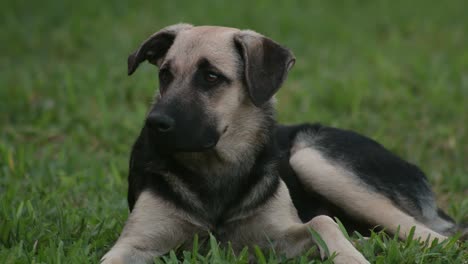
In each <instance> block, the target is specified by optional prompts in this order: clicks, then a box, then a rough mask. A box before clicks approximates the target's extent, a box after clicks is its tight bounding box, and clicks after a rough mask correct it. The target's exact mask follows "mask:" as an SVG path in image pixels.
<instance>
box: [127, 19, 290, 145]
mask: <svg viewBox="0 0 468 264" xmlns="http://www.w3.org/2000/svg"><path fill="white" fill-rule="evenodd" d="M145 60H147V61H149V62H150V63H152V64H154V65H156V66H157V67H158V68H159V93H158V94H157V98H156V102H155V104H154V105H153V106H152V108H151V110H150V111H149V113H148V116H147V118H146V128H147V131H148V133H150V135H151V138H152V142H154V143H155V144H156V145H157V146H158V147H160V148H163V149H165V150H167V151H174V152H198V151H204V150H207V149H211V148H213V147H215V146H216V144H217V143H218V141H219V140H220V138H221V137H222V136H223V135H224V134H225V133H227V131H229V130H230V129H232V128H233V127H236V126H238V125H239V124H240V122H246V121H247V120H243V119H245V115H249V112H250V113H251V112H255V111H258V109H260V108H262V107H264V105H266V104H271V100H272V97H273V95H274V94H275V93H276V91H277V90H278V89H279V88H280V86H281V84H282V82H283V81H284V80H285V79H286V76H287V73H288V71H289V69H290V68H291V67H292V66H293V65H294V61H295V59H294V57H293V55H292V53H291V52H290V51H289V50H287V49H286V48H284V47H282V46H281V45H279V44H277V43H276V42H274V41H272V40H271V39H268V38H266V37H264V36H262V35H260V34H258V33H255V32H253V31H250V30H238V29H234V28H225V27H212V26H200V27H194V26H191V25H188V24H177V25H173V26H169V27H166V28H164V29H162V30H160V31H159V32H156V33H155V34H153V35H152V36H151V37H150V38H149V39H147V40H146V41H145V42H143V43H142V44H141V46H140V47H139V48H138V49H137V50H136V51H135V52H134V53H133V54H131V55H130V56H129V57H128V74H129V75H131V74H132V73H133V72H134V71H135V70H136V69H137V67H138V66H139V65H140V63H141V62H143V61H145ZM238 127H239V126H238ZM238 129H239V128H238ZM244 132H245V131H237V132H236V133H244Z"/></svg>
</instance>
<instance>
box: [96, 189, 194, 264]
mask: <svg viewBox="0 0 468 264" xmlns="http://www.w3.org/2000/svg"><path fill="white" fill-rule="evenodd" d="M200 230H202V229H201V228H200V226H199V223H198V222H197V221H196V220H194V219H192V218H191V217H190V216H188V215H186V214H184V213H183V212H182V211H181V210H178V209H177V208H174V206H173V205H171V204H169V203H168V202H166V201H164V200H163V199H161V198H159V197H158V196H155V195H153V194H152V193H151V192H149V191H145V192H143V193H141V194H140V196H139V198H138V201H137V202H136V204H135V208H134V210H133V211H132V213H131V214H130V216H129V218H128V220H127V222H126V223H125V227H124V229H123V231H122V234H121V235H120V237H119V239H118V241H117V243H116V244H115V245H114V246H113V247H112V249H111V250H110V251H109V252H108V253H107V254H106V255H104V257H103V258H102V260H101V261H102V263H112V264H116V263H148V262H150V261H151V260H152V259H153V258H154V257H155V256H161V255H162V254H165V253H166V252H169V251H170V250H171V249H173V248H175V247H176V246H178V245H180V244H182V243H183V242H185V241H186V240H187V239H191V238H192V237H193V234H195V232H197V231H200Z"/></svg>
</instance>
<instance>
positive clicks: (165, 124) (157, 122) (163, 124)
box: [146, 113, 174, 132]
mask: <svg viewBox="0 0 468 264" xmlns="http://www.w3.org/2000/svg"><path fill="white" fill-rule="evenodd" d="M146 125H147V126H148V127H149V128H150V129H152V130H157V131H159V132H169V131H171V130H172V129H173V128H174V119H172V118H171V117H169V116H167V115H165V114H161V113H151V114H150V115H148V117H147V118H146Z"/></svg>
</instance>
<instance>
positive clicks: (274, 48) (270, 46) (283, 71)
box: [234, 30, 296, 107]
mask: <svg viewBox="0 0 468 264" xmlns="http://www.w3.org/2000/svg"><path fill="white" fill-rule="evenodd" d="M234 43H235V45H236V48H237V49H238V50H239V52H240V54H241V57H242V59H243V61H244V76H245V81H246V84H247V88H248V92H249V95H250V98H251V100H252V102H253V103H254V104H255V105H256V106H258V107H259V106H261V105H263V104H264V103H265V102H267V101H268V100H270V98H271V97H272V96H273V95H274V94H275V93H276V92H277V91H278V89H279V88H280V87H281V84H282V83H283V81H284V80H285V79H286V77H287V75H288V71H289V70H290V69H291V68H292V66H294V62H295V61H296V59H295V58H294V55H293V54H292V53H291V51H289V50H288V49H287V48H285V47H283V46H281V45H279V44H278V43H276V42H274V41H273V40H271V39H269V38H266V37H264V36H262V35H260V34H258V33H256V32H254V31H250V30H243V31H240V32H239V33H236V35H235V36H234Z"/></svg>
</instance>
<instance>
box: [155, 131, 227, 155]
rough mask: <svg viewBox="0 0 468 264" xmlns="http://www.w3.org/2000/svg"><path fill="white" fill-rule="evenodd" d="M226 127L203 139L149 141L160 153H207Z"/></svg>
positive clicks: (216, 142)
mask: <svg viewBox="0 0 468 264" xmlns="http://www.w3.org/2000/svg"><path fill="white" fill-rule="evenodd" d="M227 128H228V127H227V126H226V127H225V128H224V129H223V130H222V132H221V133H219V132H214V133H211V134H207V135H205V136H204V137H197V138H187V137H185V138H163V137H152V139H151V140H150V142H151V144H152V145H153V146H154V148H155V149H156V150H157V151H158V152H161V153H166V154H172V153H196V152H207V151H212V150H215V149H216V146H217V145H218V142H219V141H220V139H221V137H222V136H223V135H224V134H225V133H226V131H227Z"/></svg>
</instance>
